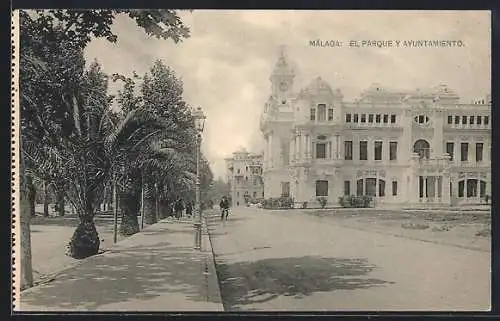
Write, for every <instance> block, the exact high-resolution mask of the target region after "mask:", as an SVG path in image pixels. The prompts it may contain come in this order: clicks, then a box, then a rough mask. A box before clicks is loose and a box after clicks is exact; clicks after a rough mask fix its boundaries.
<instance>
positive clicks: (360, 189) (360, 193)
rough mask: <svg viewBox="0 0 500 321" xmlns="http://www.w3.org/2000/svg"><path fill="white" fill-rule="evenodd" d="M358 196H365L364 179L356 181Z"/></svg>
mask: <svg viewBox="0 0 500 321" xmlns="http://www.w3.org/2000/svg"><path fill="white" fill-rule="evenodd" d="M356 196H363V179H358V180H357V181H356Z"/></svg>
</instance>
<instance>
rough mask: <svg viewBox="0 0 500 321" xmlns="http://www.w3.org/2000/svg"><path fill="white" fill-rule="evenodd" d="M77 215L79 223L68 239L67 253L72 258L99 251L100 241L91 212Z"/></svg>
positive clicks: (80, 257) (84, 256) (86, 255)
mask: <svg viewBox="0 0 500 321" xmlns="http://www.w3.org/2000/svg"><path fill="white" fill-rule="evenodd" d="M79 216H80V223H79V224H78V226H77V227H76V230H75V232H74V233H73V236H72V237H71V240H70V241H69V254H70V256H71V257H72V258H75V259H84V258H86V257H89V256H92V255H96V254H97V253H99V246H100V243H101V242H100V240H99V234H98V233H97V230H96V228H95V224H94V220H93V219H92V218H93V213H84V214H83V215H79Z"/></svg>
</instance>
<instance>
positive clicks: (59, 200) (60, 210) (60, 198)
mask: <svg viewBox="0 0 500 321" xmlns="http://www.w3.org/2000/svg"><path fill="white" fill-rule="evenodd" d="M64 206H65V204H64V195H63V193H62V192H60V191H59V190H56V211H57V215H58V216H64V214H65V211H64Z"/></svg>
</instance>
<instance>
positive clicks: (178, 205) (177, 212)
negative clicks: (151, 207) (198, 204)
mask: <svg viewBox="0 0 500 321" xmlns="http://www.w3.org/2000/svg"><path fill="white" fill-rule="evenodd" d="M174 210H175V218H176V219H177V220H180V219H181V217H182V211H183V210H184V204H183V202H182V199H180V198H179V199H177V201H176V202H175V205H174Z"/></svg>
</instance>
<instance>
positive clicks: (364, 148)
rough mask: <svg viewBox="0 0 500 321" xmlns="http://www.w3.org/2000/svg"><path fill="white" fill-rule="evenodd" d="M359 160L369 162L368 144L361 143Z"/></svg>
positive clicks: (365, 142)
mask: <svg viewBox="0 0 500 321" xmlns="http://www.w3.org/2000/svg"><path fill="white" fill-rule="evenodd" d="M359 160H368V142H367V141H361V142H359Z"/></svg>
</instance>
